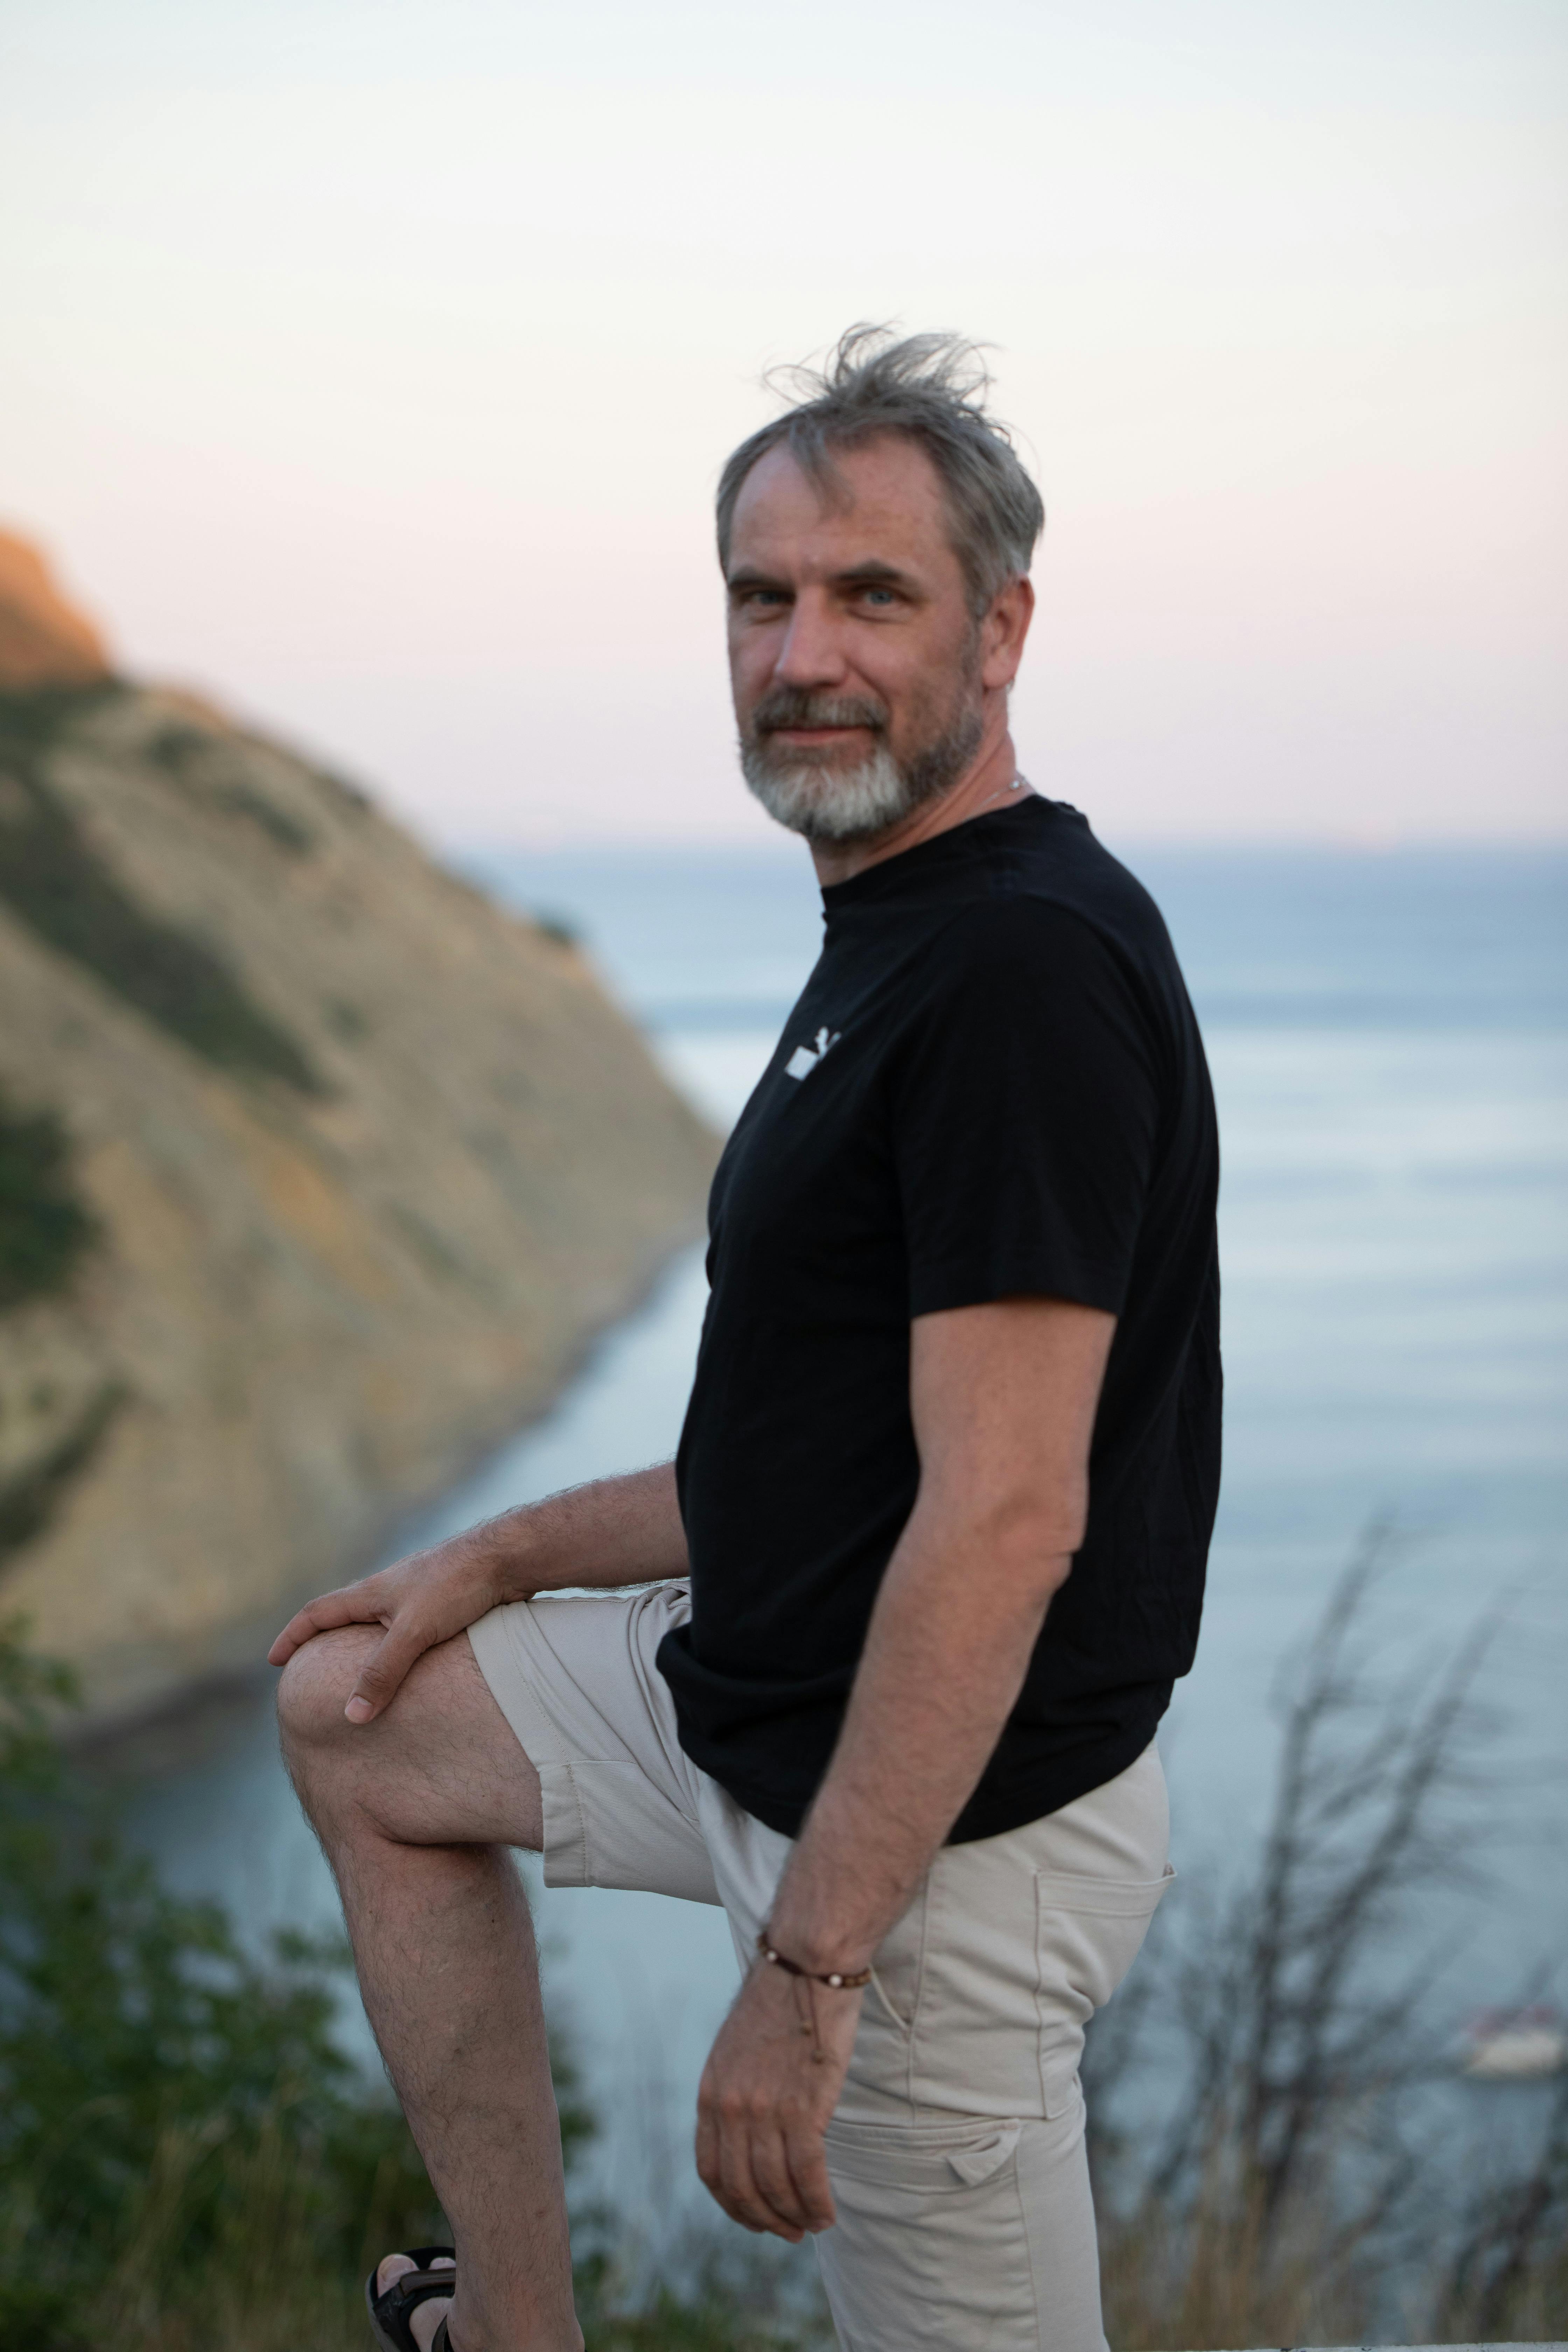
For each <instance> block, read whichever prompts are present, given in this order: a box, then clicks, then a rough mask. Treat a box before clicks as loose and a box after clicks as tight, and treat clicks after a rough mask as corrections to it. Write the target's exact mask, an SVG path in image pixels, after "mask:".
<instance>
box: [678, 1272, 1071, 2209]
mask: <svg viewBox="0 0 1568 2352" xmlns="http://www.w3.org/2000/svg"><path fill="white" fill-rule="evenodd" d="M1114 1328H1115V1324H1114V1320H1113V1318H1111V1317H1110V1316H1109V1315H1105V1314H1101V1313H1100V1312H1099V1311H1097V1310H1096V1309H1094V1308H1091V1307H1076V1306H1072V1305H1069V1304H1068V1303H1067V1302H1065V1301H1062V1300H1056V1299H1008V1300H1003V1301H1000V1302H998V1303H997V1304H995V1305H994V1306H987V1307H961V1308H957V1309H954V1310H952V1312H949V1313H946V1314H942V1315H931V1316H925V1317H922V1318H921V1319H920V1320H919V1321H917V1322H916V1324H915V1326H914V1329H913V1340H912V1353H911V1363H910V1403H911V1411H912V1415H913V1420H914V1426H915V1435H916V1439H917V1442H918V1444H919V1447H920V1455H921V1485H920V1493H919V1496H918V1498H917V1501H916V1504H915V1507H914V1509H913V1511H912V1512H911V1513H910V1518H909V1521H908V1523H907V1525H906V1527H905V1528H904V1532H903V1535H902V1536H901V1538H900V1541H899V1545H898V1548H897V1549H896V1550H895V1552H894V1554H893V1557H892V1559H891V1561H890V1562H889V1567H888V1571H887V1574H886V1575H885V1577H884V1578H883V1580H882V1585H881V1590H880V1591H879V1594H878V1598H877V1605H876V1608H875V1610H874V1611H873V1612H872V1617H871V1624H870V1630H869V1632H868V1636H867V1642H866V1648H865V1651H864V1654H863V1655H862V1657H861V1662H860V1667H859V1671H858V1674H857V1675H856V1679H855V1687H854V1690H853V1693H852V1694H851V1696H850V1702H849V1706H848V1709H847V1714H846V1717H845V1721H844V1727H843V1730H842V1732H841V1734H840V1736H839V1740H838V1745H837V1748H836V1749H835V1751H834V1757H833V1761H832V1764H831V1766H830V1767H829V1769H828V1772H827V1776H826V1780H824V1781H823V1784H822V1787H821V1789H820V1790H819V1791H818V1793H817V1797H816V1802H815V1804H814V1805H813V1806H812V1809H811V1812H810V1814H809V1816H808V1817H807V1820H806V1822H805V1828H804V1829H803V1831H802V1832H801V1835H800V1838H799V1840H798V1841H797V1843H796V1845H795V1852H794V1853H793V1854H792V1856H791V1858H790V1862H789V1864H788V1867H787V1868H786V1870H785V1872H784V1878H783V1880H782V1882H781V1884H780V1886H779V1890H778V1895H777V1896H776V1898H775V1901H774V1905H773V1917H772V1920H771V1922H770V1925H771V1927H772V1931H773V1942H774V1943H775V1945H776V1946H777V1947H778V1948H779V1949H780V1950H781V1951H782V1952H784V1953H786V1954H787V1955H788V1956H789V1958H792V1959H794V1960H796V1961H798V1962H799V1963H800V1965H801V1966H803V1967H805V1968H808V1969H813V1970H815V1971H819V1972H824V1973H826V1971H827V1970H829V1969H840V1970H842V1971H844V1972H845V1973H846V1974H850V1973H854V1972H857V1971H858V1970H859V1969H863V1968H865V1967H866V1966H868V1963H869V1961H870V1959H871V1957H872V1954H873V1953H874V1952H875V1950H876V1948H877V1946H878V1944H879V1942H880V1941H881V1938H882V1937H883V1936H884V1935H885V1934H886V1932H887V1930H888V1929H889V1927H891V1926H892V1924H893V1922H894V1921H895V1920H896V1919H897V1918H898V1917H899V1916H900V1914H901V1913H902V1911H903V1910H904V1909H905V1907H906V1906H907V1905H908V1904H909V1902H910V1897H911V1896H912V1895H913V1893H914V1890H915V1888H916V1886H917V1885H919V1883H920V1880H921V1876H922V1875H923V1874H924V1873H925V1871H926V1870H927V1869H928V1868H929V1866H930V1864H931V1857H932V1856H933V1854H934V1853H936V1850H937V1848H938V1847H939V1846H940V1845H941V1843H942V1840H943V1838H944V1837H945V1836H946V1834H947V1832H948V1831H949V1830H950V1829H951V1828H952V1823H953V1822H954V1820H955V1819H956V1818H957V1815H958V1814H959V1812H960V1811H962V1809H963V1804H964V1802H965V1801H966V1800H967V1798H968V1797H969V1795H970V1794H971V1792H972V1790H973V1788H974V1785H975V1783H976V1781H977V1780H979V1778H980V1775H981V1773H982V1771H983V1770H984V1767H985V1764H986V1762H987V1760H988V1759H989V1758H990V1756H991V1754H992V1751H993V1750H994V1748H995V1745H996V1742H997V1739H998V1738H999V1737H1000V1735H1001V1732H1002V1728H1003V1726H1004V1725H1005V1722H1006V1719H1007V1717H1008V1715H1009V1714H1010V1712H1011V1710H1012V1707H1013V1706H1014V1703H1015V1701H1016V1698H1017V1696H1018V1692H1019V1689H1020V1687H1021V1685H1022V1683H1023V1679H1024V1675H1025V1672H1026V1668H1027V1666H1028V1663H1029V1657H1030V1654H1031V1653H1032V1651H1033V1649H1034V1646H1035V1643H1036V1641H1037V1637H1038V1635H1039V1632H1040V1628H1041V1626H1042V1625H1043V1623H1044V1622H1045V1616H1046V1611H1047V1608H1048V1607H1049V1605H1050V1600H1051V1596H1052V1594H1053V1593H1054V1592H1055V1591H1057V1590H1058V1587H1059V1586H1060V1585H1061V1584H1062V1583H1063V1582H1064V1581H1065V1580H1066V1578H1067V1576H1068V1570H1070V1568H1071V1566H1072V1555H1073V1553H1074V1552H1075V1551H1076V1550H1077V1549H1078V1547H1079V1544H1080V1543H1081V1542H1082V1540H1083V1530H1084V1522H1085V1518H1086V1516H1087V1512H1088V1504H1089V1440H1090V1437H1091V1435H1092V1433H1093V1428H1094V1415H1095V1410H1096V1406H1097V1404H1098V1402H1099V1397H1100V1382H1101V1380H1102V1379H1103V1376H1104V1370H1105V1361H1106V1357H1107V1355H1108V1353H1109V1350H1110V1339H1111V1336H1112V1333H1113V1331H1114ZM793 1998H794V1995H793V1988H792V1987H791V1986H790V1985H789V1983H788V1980H787V1979H784V1978H783V1977H782V1975H781V1973H780V1971H778V1970H776V1969H766V1968H761V1969H753V1971H752V1975H751V1977H750V1978H749V1979H748V1980H747V1983H746V1986H745V1987H744V1989H743V1990H742V1995H741V1999H740V2000H739V2001H738V2002H737V2004H736V2007H735V2009H734V2010H733V2011H731V2016H730V2019H729V2020H728V2021H727V2022H726V2024H725V2026H724V2028H723V2031H722V2032H721V2035H720V2037H719V2040H718V2042H716V2043H715V2045H714V2051H713V2055H712V2057H711V2058H710V2061H709V2065H708V2072H707V2074H706V2075H705V2076H704V2081H703V2088H702V2094H701V2098H700V2107H699V2116H700V2122H699V2130H698V2150H699V2168H700V2170H701V2172H702V2177H703V2179H704V2180H705V2181H707V2183H708V2186H709V2187H710V2189H712V2190H713V2191H714V2194H715V2195H716V2196H718V2198H719V2200H720V2201H721V2203H722V2204H723V2205H724V2206H725V2208H726V2210H728V2211H729V2212H731V2214H732V2215H733V2217H734V2218H735V2219H736V2220H737V2221H744V2222H746V2223H747V2224H748V2226H750V2227H751V2228H753V2229H766V2230H773V2231H777V2233H778V2234H780V2235H782V2236H785V2237H792V2236H798V2235H799V2234H800V2232H801V2231H802V2230H807V2229H822V2228H826V2226H828V2224H829V2223H830V2222H831V2221H832V2218H833V2204H832V2198H831V2195H830V2193H829V2190H828V2187H827V2176H826V2167H825V2165H824V2163H823V2158H822V2140H821V2135H822V2131H823V2129H824V2128H825V2127H826V2122H827V2120H828V2117H829V2116H831V2114H832V2111H833V2106H834V2105H835V2103H836V2102H837V2095H838V2091H839V2088H840V2086H841V2084H842V2081H843V2074H844V2069H845V2067H846V2066H847V2063H848V2057H849V2051H850V2047H851V2045H852V2043H853V2040H854V2029H855V2021H856V2017H857V2015H858V2006H859V2000H858V1995H855V1994H850V1993H833V1992H828V1993H826V1994H823V1995H820V1996H818V2001H817V2006H818V2011H819V2014H820V2016H821V2018H822V2023H823V2034H824V2042H825V2043H826V2044H828V2046H829V2054H830V2056H831V2057H832V2058H833V2059H834V2060H835V2061H837V2063H834V2064H832V2065H830V2066H820V2067H815V2068H814V2067H813V2066H812V2065H811V2064H810V2062H809V2058H808V2059H807V2060H806V2061H805V2062H803V2061H802V2059H801V2058H800V2056H799V2054H798V2053H799V2051H800V2040H799V2036H798V2033H795V2032H791V2030H790V2028H791V2026H792V2024H793ZM775 2012H776V2013H775ZM829 2037H831V2040H830V2039H829ZM814 2075H815V2077H816V2079H815V2080H814V2079H813V2076H814ZM763 2084H765V2085H766V2086H767V2095H766V2096H759V2093H760V2088H761V2086H762V2085H763Z"/></svg>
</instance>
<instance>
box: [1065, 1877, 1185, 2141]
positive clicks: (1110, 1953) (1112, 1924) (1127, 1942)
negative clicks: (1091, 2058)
mask: <svg viewBox="0 0 1568 2352" xmlns="http://www.w3.org/2000/svg"><path fill="white" fill-rule="evenodd" d="M1175 1875H1176V1874H1175V1872H1174V1871H1173V1869H1172V1868H1171V1867H1170V1865H1169V1864H1166V1867H1165V1870H1164V1873H1163V1876H1161V1877H1159V1878H1128V1879H1119V1878H1090V1877H1079V1876H1077V1875H1076V1874H1073V1873H1072V1872H1070V1871H1065V1870H1037V1872H1036V1873H1035V1954H1036V1961H1037V1971H1038V1975H1037V1994H1036V1998H1037V2002H1038V2006H1039V2049H1040V2093H1041V2096H1042V2098H1043V2099H1044V2102H1045V2107H1044V2112H1045V2114H1046V2115H1047V2116H1060V2115H1065V2114H1066V2113H1067V2111H1068V2108H1069V2107H1070V2106H1071V2105H1072V2104H1073V2102H1074V2100H1075V2099H1076V2098H1077V2097H1078V2095H1079V2089H1078V2066H1079V2058H1080V2056H1081V2055H1082V2052H1083V2031H1084V2028H1085V2026H1086V2025H1087V2024H1088V2023H1089V2019H1090V2018H1091V2017H1092V2016H1093V2015H1094V2012H1095V2011H1096V2010H1097V2009H1103V2008H1104V2006H1105V2004H1106V2002H1107V2001H1108V2000H1110V1996H1111V1994H1112V1993H1113V1992H1114V1991H1115V1990H1116V1988H1117V1986H1118V1985H1119V1984H1120V1983H1121V1979H1122V1978H1123V1977H1124V1976H1125V1975H1126V1974H1127V1971H1128V1969H1130V1968H1131V1966H1132V1963H1133V1961H1134V1960H1135V1959H1136V1958H1137V1957H1138V1953H1139V1948H1140V1947H1141V1946H1142V1941H1143V1938H1144V1937H1145V1936H1146V1935H1147V1934H1148V1932H1149V1922H1150V1920H1151V1919H1152V1917H1153V1916H1154V1911H1155V1908H1156V1906H1157V1905H1158V1903H1159V1900H1160V1897H1161V1896H1162V1895H1163V1893H1164V1892H1165V1889H1166V1887H1167V1886H1169V1885H1171V1883H1172V1881H1173V1879H1174V1877H1175Z"/></svg>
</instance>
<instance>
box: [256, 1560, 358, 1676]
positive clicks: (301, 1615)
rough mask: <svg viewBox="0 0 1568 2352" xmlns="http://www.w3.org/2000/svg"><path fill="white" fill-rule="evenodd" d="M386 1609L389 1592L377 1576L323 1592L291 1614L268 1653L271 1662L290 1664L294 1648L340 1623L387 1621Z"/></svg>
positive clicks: (297, 1648)
mask: <svg viewBox="0 0 1568 2352" xmlns="http://www.w3.org/2000/svg"><path fill="white" fill-rule="evenodd" d="M385 1609H386V1596H385V1593H384V1591H383V1589H382V1586H381V1582H380V1580H379V1578H376V1577H373V1576H367V1577H366V1578H365V1579H364V1580H363V1582H362V1583H359V1584H345V1585H344V1586H342V1589H341V1590H340V1591H337V1592H323V1593H322V1594H321V1596H320V1598H319V1599H318V1600H315V1601H306V1603H305V1606H304V1607H303V1609H300V1610H298V1611H297V1612H295V1614H294V1615H293V1616H292V1617H290V1618H289V1622H288V1623H287V1625H285V1626H284V1628H283V1631H282V1632H281V1633H279V1636H278V1639H277V1640H276V1641H275V1642H274V1643H273V1644H272V1647H271V1648H270V1649H269V1650H268V1653H267V1655H268V1662H269V1663H270V1664H272V1665H275V1666H283V1665H287V1664H288V1663H289V1659H290V1658H291V1657H292V1656H293V1654H294V1653H295V1651H296V1650H302V1649H303V1648H304V1646H305V1644H306V1643H307V1642H309V1641H310V1639H311V1638H312V1637H313V1636H314V1635H315V1634H317V1633H332V1632H334V1631H335V1630H336V1629H337V1627H338V1626H340V1625H374V1624H385V1622H386V1617H385V1614H384V1612H385Z"/></svg>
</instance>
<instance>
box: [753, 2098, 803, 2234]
mask: <svg viewBox="0 0 1568 2352" xmlns="http://www.w3.org/2000/svg"><path fill="white" fill-rule="evenodd" d="M747 2153H748V2155H749V2156H750V2158H751V2164H752V2179H753V2180H754V2181H755V2182H756V2184H757V2193H758V2195H759V2196H760V2197H761V2198H762V2199H763V2201H764V2202H765V2204H766V2205H767V2206H768V2208H769V2210H771V2211H772V2212H773V2214H774V2215H775V2216H776V2217H777V2220H778V2221H782V2222H783V2223H784V2227H785V2229H786V2230H787V2231H789V2233H790V2236H791V2239H792V2242H793V2241H794V2240H795V2239H799V2238H802V2237H804V2236H805V2232H806V2230H807V2229H808V2228H809V2226H810V2216H809V2214H808V2212H807V2210H806V2207H805V2203H804V2201H803V2200H802V2198H801V2195H800V2192H799V2190H798V2189H797V2188H796V2186H795V2180H794V2179H793V2177H792V2175H791V2172H790V2163H789V2157H788V2154H787V2152H786V2149H785V2147H784V2134H783V2133H782V2132H781V2131H780V2129H779V2128H778V2126H777V2125H776V2124H772V2123H767V2124H755V2125H753V2126H752V2136H751V2141H750V2145H749V2147H748V2150H747Z"/></svg>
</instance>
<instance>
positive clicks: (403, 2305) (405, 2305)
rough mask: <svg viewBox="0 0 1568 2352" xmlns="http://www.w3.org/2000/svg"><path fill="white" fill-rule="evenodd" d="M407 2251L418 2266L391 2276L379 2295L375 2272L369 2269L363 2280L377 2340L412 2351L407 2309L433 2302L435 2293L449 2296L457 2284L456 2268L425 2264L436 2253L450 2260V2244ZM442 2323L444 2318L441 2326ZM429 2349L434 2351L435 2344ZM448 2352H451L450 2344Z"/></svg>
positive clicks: (420, 2247)
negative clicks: (443, 2268)
mask: <svg viewBox="0 0 1568 2352" xmlns="http://www.w3.org/2000/svg"><path fill="white" fill-rule="evenodd" d="M406 2251H407V2258H408V2260H409V2261H410V2262H414V2263H418V2265H419V2267H418V2269H417V2270H412V2271H405V2272H404V2273H403V2275H402V2276H401V2278H395V2279H394V2280H393V2282H392V2284H391V2285H390V2286H388V2287H384V2288H383V2289H382V2290H381V2291H380V2293H379V2294H378V2293H377V2292H376V2286H375V2273H374V2272H372V2273H371V2276H370V2278H369V2279H368V2280H367V2281H366V2283H365V2303H366V2305H367V2307H368V2309H369V2312H370V2320H371V2326H372V2327H373V2328H374V2332H375V2335H376V2336H377V2339H378V2340H379V2341H380V2342H381V2343H383V2344H387V2345H395V2346H398V2347H405V2346H406V2347H411V2352H412V2347H413V2346H414V2337H413V2336H412V2334H411V2333H410V2331H409V2326H408V2315H409V2314H410V2312H413V2311H417V2309H418V2308H419V2305H421V2304H422V2303H431V2302H434V2301H435V2299H436V2298H437V2296H438V2295H450V2294H452V2292H453V2289H454V2288H455V2287H456V2285H457V2273H456V2271H455V2270H440V2271H437V2270H432V2269H430V2268H429V2267H428V2265H429V2264H430V2263H432V2262H434V2261H435V2259H436V2257H437V2255H446V2256H447V2258H448V2259H450V2258H451V2255H452V2249H451V2247H450V2246H411V2247H409V2248H408V2249H407V2250H406ZM445 2325H446V2323H445V2321H443V2322H442V2326H443V2327H444V2326H445ZM439 2333H440V2330H437V2334H439ZM432 2352H435V2347H432ZM447 2352H450V2347H447Z"/></svg>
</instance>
